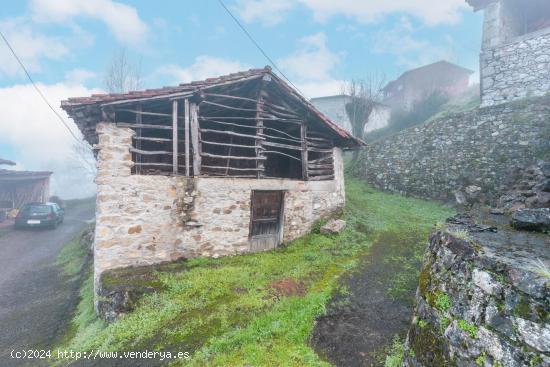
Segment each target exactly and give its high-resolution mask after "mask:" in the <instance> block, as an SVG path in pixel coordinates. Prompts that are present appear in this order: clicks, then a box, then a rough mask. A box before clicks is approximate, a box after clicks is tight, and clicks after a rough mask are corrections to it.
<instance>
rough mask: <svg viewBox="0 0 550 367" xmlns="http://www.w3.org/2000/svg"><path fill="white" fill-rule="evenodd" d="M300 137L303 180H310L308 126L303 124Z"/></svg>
mask: <svg viewBox="0 0 550 367" xmlns="http://www.w3.org/2000/svg"><path fill="white" fill-rule="evenodd" d="M300 133H301V134H300V135H301V138H302V179H303V180H304V181H307V180H308V161H307V140H306V124H305V123H303V124H302V126H301V127H300Z"/></svg>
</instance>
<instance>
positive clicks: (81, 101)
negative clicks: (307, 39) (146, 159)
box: [61, 66, 271, 107]
mask: <svg viewBox="0 0 550 367" xmlns="http://www.w3.org/2000/svg"><path fill="white" fill-rule="evenodd" d="M270 71H271V68H270V67H269V66H266V67H265V68H263V69H250V70H246V71H242V72H238V73H233V74H228V75H223V76H220V77H217V78H208V79H205V80H201V81H194V82H191V83H182V84H180V85H178V86H175V87H162V88H155V89H145V90H142V91H132V92H128V93H109V94H92V95H91V96H90V97H77V98H69V99H68V100H66V101H62V102H61V105H62V106H63V107H69V106H80V105H89V104H95V103H108V102H115V101H123V100H132V99H140V98H150V97H158V96H164V95H169V94H175V93H183V92H187V91H188V92H192V91H194V90H196V89H200V88H204V87H210V86H216V85H219V84H222V83H227V82H231V81H238V80H240V79H245V78H249V77H252V76H259V75H261V74H263V73H265V72H270Z"/></svg>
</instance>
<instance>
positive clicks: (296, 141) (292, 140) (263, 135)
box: [258, 133, 302, 145]
mask: <svg viewBox="0 0 550 367" xmlns="http://www.w3.org/2000/svg"><path fill="white" fill-rule="evenodd" d="M258 135H259V136H261V137H264V138H269V139H279V140H285V141H290V142H293V143H298V144H300V145H301V144H302V141H301V140H300V139H289V138H283V137H280V136H274V135H269V134H265V133H258Z"/></svg>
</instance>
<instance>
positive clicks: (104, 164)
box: [94, 123, 345, 281]
mask: <svg viewBox="0 0 550 367" xmlns="http://www.w3.org/2000/svg"><path fill="white" fill-rule="evenodd" d="M97 133H98V136H99V144H98V145H97V149H99V152H98V164H97V166H98V175H97V179H96V183H97V190H98V191H97V209H96V210H97V213H96V214H97V216H96V234H95V246H94V266H95V277H96V281H97V279H99V275H100V274H101V273H102V272H103V271H105V270H107V269H114V268H122V267H128V266H138V265H150V264H156V263H162V262H166V261H172V260H176V259H179V258H191V257H195V256H213V257H218V256H224V255H233V254H238V253H245V252H248V251H249V248H250V246H249V242H248V241H249V239H248V236H249V225H250V203H251V194H252V191H253V190H284V191H285V196H284V225H283V242H288V241H291V240H293V239H295V238H297V237H299V236H302V235H304V234H306V233H307V232H308V231H309V230H310V229H311V227H312V225H313V223H314V222H315V221H316V220H317V219H320V218H322V217H325V216H329V215H330V214H332V213H334V212H335V211H338V210H340V209H341V208H343V206H344V200H345V195H344V185H343V162H342V152H341V150H340V149H339V148H335V150H334V164H335V173H336V174H335V176H336V179H335V180H332V181H295V180H285V179H280V180H279V179H269V180H267V179H266V180H254V179H240V178H227V179H221V178H186V177H166V176H147V175H132V174H131V167H132V165H133V163H132V160H131V159H132V157H131V154H130V153H129V148H130V147H131V143H132V135H133V133H134V132H133V131H132V130H131V129H127V128H118V127H116V126H115V125H113V124H109V123H101V124H98V125H97Z"/></svg>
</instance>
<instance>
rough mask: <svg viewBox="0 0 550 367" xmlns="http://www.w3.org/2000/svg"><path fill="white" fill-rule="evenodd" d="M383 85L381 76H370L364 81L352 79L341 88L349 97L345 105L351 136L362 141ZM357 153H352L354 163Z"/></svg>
mask: <svg viewBox="0 0 550 367" xmlns="http://www.w3.org/2000/svg"><path fill="white" fill-rule="evenodd" d="M384 84H385V77H384V76H383V75H382V74H372V75H370V76H368V77H367V78H366V79H352V80H350V81H349V82H347V83H346V84H345V85H344V86H343V88H342V92H343V94H345V95H347V96H349V97H350V100H349V102H348V103H346V114H347V115H348V118H349V121H350V123H351V130H352V131H351V133H352V134H353V136H355V137H357V138H359V139H363V138H364V135H365V127H366V126H367V124H368V122H369V118H370V117H371V114H372V112H373V110H374V109H375V108H376V106H377V105H379V104H381V101H382V98H383V93H382V88H383V87H384ZM357 157H358V152H354V155H353V161H356V160H357Z"/></svg>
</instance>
